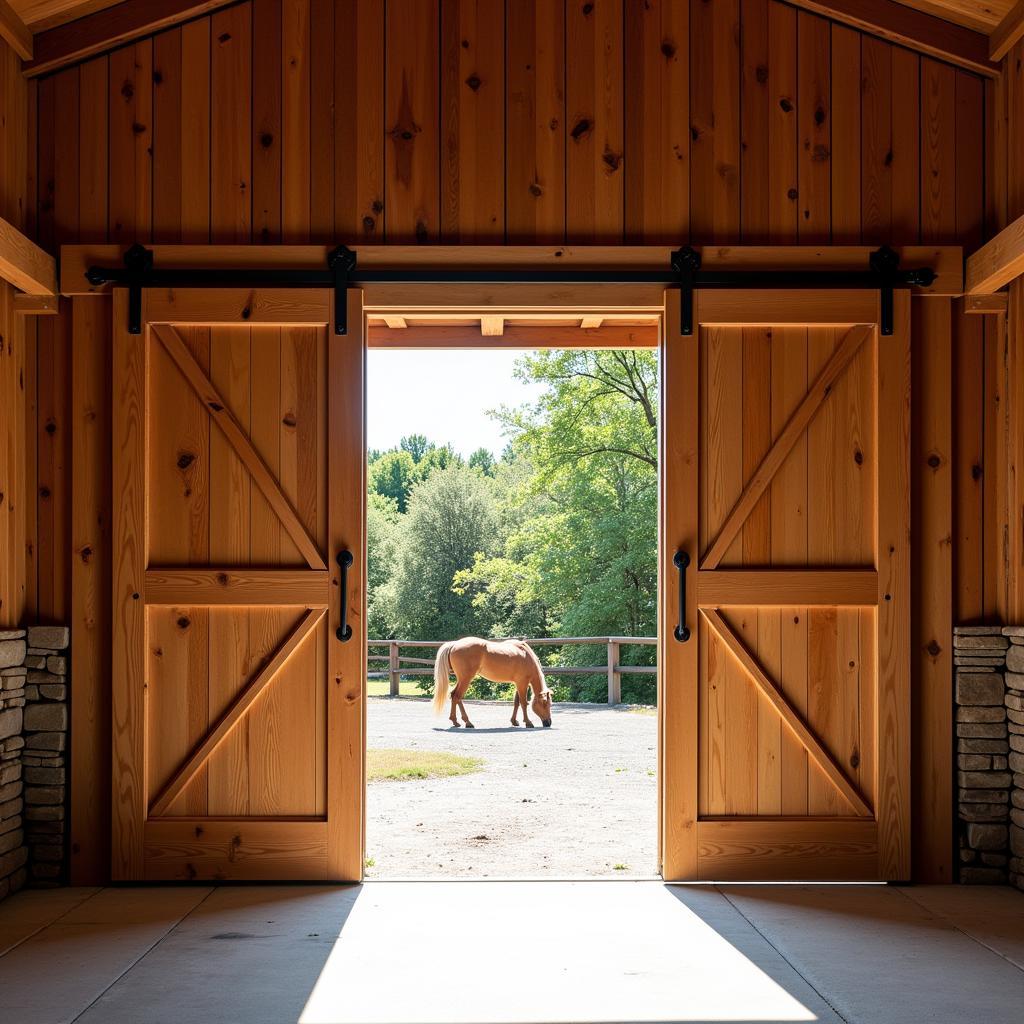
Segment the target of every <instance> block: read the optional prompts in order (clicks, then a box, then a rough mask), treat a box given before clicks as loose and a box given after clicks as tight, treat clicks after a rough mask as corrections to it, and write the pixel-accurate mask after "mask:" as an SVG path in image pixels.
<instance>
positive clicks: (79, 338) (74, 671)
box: [69, 68, 142, 885]
mask: <svg viewBox="0 0 1024 1024" xmlns="http://www.w3.org/2000/svg"><path fill="white" fill-rule="evenodd" d="M83 70H84V68H83ZM105 78H106V76H105V75H104V86H105V84H106V83H105ZM103 95H104V97H105V96H106V90H105V88H104V92H103ZM105 106H106V105H105V104H104V108H105ZM73 317H74V344H73V345H72V350H71V356H72V360H73V365H72V382H73V385H74V386H73V388H72V422H73V432H72V452H73V459H72V466H73V470H72V494H73V503H72V529H71V543H72V559H71V633H72V635H73V636H74V643H73V644H72V646H71V678H72V679H73V680H74V687H75V693H74V700H73V701H72V703H71V732H72V735H73V736H74V737H75V742H74V743H73V744H72V746H71V772H70V778H71V793H70V803H71V808H70V811H71V814H70V818H71V820H70V830H71V835H70V868H69V870H70V881H71V884H72V885H99V884H102V883H104V882H106V880H107V878H108V877H109V870H110V792H111V790H110V741H111V731H110V730H111V724H110V723H111V718H110V715H111V705H110V700H111V689H110V686H111V647H110V628H111V617H110V613H111V604H110V601H111V589H110V573H111V563H112V561H113V549H112V547H111V532H110V530H111V512H112V510H111V467H110V458H109V453H110V451H111V433H110V423H111V390H110V365H111V328H112V323H111V300H110V299H109V298H106V297H104V298H96V299H94V298H79V299H75V300H74V312H73ZM132 343H133V344H134V345H140V344H142V342H141V341H140V340H139V339H137V338H134V339H132Z"/></svg>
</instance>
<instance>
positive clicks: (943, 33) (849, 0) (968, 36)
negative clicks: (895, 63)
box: [790, 0, 999, 78]
mask: <svg viewBox="0 0 1024 1024" xmlns="http://www.w3.org/2000/svg"><path fill="white" fill-rule="evenodd" d="M790 3H792V4H793V6H794V7H802V8H803V9H804V10H805V11H812V12H813V13H814V14H820V15H822V16H823V17H826V18H831V19H832V20H833V21H838V22H840V23H842V24H843V25H849V26H850V27H851V28H856V29H859V30H860V31H862V32H869V33H870V34H871V35H875V36H881V37H882V38H883V39H888V40H889V41H890V42H893V43H899V44H900V46H906V47H907V48H909V49H911V50H918V51H920V52H921V53H927V54H928V55H929V56H931V57H937V58H938V59H939V60H944V61H948V62H949V63H950V64H956V65H957V67H961V68H967V69H968V70H969V71H975V72H977V73H978V74H981V75H987V76H988V77H989V78H995V77H997V76H998V74H999V65H998V63H995V62H994V61H993V60H992V59H991V57H990V56H989V40H988V37H987V36H986V35H985V34H984V33H982V32H975V31H973V30H972V29H969V28H964V27H963V26H962V25H955V24H953V22H951V21H946V20H945V19H944V18H936V17H935V16H934V15H932V14H925V13H924V12H923V11H916V10H914V9H913V8H910V7H904V6H903V4H900V3H896V2H895V0H790Z"/></svg>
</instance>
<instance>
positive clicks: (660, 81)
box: [624, 0, 690, 245]
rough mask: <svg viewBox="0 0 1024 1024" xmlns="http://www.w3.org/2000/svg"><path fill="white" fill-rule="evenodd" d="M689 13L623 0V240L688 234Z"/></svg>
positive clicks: (672, 240)
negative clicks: (624, 10) (624, 152)
mask: <svg viewBox="0 0 1024 1024" xmlns="http://www.w3.org/2000/svg"><path fill="white" fill-rule="evenodd" d="M689 54H690V17H689V5H688V4H686V3H678V2H673V0H642V2H638V0H628V2H627V4H626V18H625V57H624V76H625V86H624V88H625V105H624V110H625V140H626V142H625V149H626V154H627V160H626V164H625V219H626V224H625V227H626V242H627V243H644V244H648V245H649V244H653V243H656V242H665V243H668V244H675V245H678V244H682V242H683V241H684V240H686V239H688V238H689V233H690V138H689V121H690V118H689V105H690V79H689Z"/></svg>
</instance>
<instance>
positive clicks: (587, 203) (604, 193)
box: [565, 0, 624, 244]
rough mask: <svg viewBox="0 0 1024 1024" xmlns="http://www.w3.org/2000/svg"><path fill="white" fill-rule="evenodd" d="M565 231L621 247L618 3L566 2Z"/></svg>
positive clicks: (572, 237)
mask: <svg viewBox="0 0 1024 1024" xmlns="http://www.w3.org/2000/svg"><path fill="white" fill-rule="evenodd" d="M565 47H566V69H565V73H566V83H565V102H566V113H567V115H568V120H567V129H568V137H567V139H566V155H565V183H566V185H565V187H566V234H567V236H568V239H569V241H571V242H607V243H611V244H620V243H621V241H622V235H623V227H624V221H623V217H624V194H623V156H624V153H623V123H622V0H594V2H593V3H586V4H579V3H576V2H575V0H566V12H565Z"/></svg>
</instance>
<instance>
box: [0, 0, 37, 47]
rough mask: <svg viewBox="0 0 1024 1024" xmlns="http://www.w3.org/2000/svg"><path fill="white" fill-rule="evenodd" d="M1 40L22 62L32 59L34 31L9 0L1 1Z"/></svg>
mask: <svg viewBox="0 0 1024 1024" xmlns="http://www.w3.org/2000/svg"><path fill="white" fill-rule="evenodd" d="M0 39H5V40H6V41H7V43H8V45H9V46H10V47H11V49H12V50H13V51H14V52H15V53H16V54H17V55H18V56H19V57H20V58H21V59H22V60H31V59H32V31H31V29H29V27H28V25H26V24H25V22H23V21H22V20H21V18H20V16H19V15H18V12H17V11H15V9H14V8H13V7H12V6H11V5H10V4H9V3H8V2H7V0H0Z"/></svg>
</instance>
